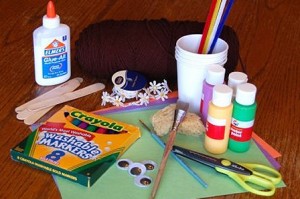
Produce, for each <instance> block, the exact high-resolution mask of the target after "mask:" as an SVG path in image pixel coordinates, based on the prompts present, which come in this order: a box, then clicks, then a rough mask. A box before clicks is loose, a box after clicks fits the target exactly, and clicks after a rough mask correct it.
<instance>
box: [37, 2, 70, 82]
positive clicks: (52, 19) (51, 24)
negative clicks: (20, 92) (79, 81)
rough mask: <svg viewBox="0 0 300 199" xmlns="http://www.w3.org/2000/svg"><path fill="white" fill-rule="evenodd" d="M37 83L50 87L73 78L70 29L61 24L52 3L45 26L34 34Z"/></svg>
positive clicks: (48, 8) (50, 3) (44, 19)
mask: <svg viewBox="0 0 300 199" xmlns="http://www.w3.org/2000/svg"><path fill="white" fill-rule="evenodd" d="M33 46H34V65H35V68H34V71H35V81H36V83H37V84H39V85H41V86H50V85H55V84H60V83H63V82H65V81H67V80H68V79H69V78H70V76H71V59H70V58H71V54H70V28H69V27H68V26H67V25H65V24H60V18H59V16H58V15H57V14H56V12H55V7H54V4H53V2H52V1H49V2H48V5H47V14H46V15H44V17H43V25H42V26H40V27H39V28H37V29H35V30H34V32H33Z"/></svg>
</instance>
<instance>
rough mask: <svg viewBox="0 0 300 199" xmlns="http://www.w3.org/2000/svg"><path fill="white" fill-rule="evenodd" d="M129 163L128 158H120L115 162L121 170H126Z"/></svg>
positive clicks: (130, 162)
mask: <svg viewBox="0 0 300 199" xmlns="http://www.w3.org/2000/svg"><path fill="white" fill-rule="evenodd" d="M131 164H132V161H131V160H129V159H120V160H118V162H117V167H118V168H119V169H122V170H127V169H128V168H129V166H130V165H131Z"/></svg>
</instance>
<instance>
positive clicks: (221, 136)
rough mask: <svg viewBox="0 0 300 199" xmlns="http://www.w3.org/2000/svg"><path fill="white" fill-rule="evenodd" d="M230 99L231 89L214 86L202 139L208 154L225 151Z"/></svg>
mask: <svg viewBox="0 0 300 199" xmlns="http://www.w3.org/2000/svg"><path fill="white" fill-rule="evenodd" d="M231 98H232V88H230V87H229V86H227V85H224V84H219V85H216V86H214V88H213V96H212V100H211V101H210V103H209V107H208V116H207V122H206V133H205V139H204V147H205V149H206V150H207V151H208V152H210V153H213V154H222V153H224V152H226V150H227V146H228V139H229V132H230V124H231V115H232V107H233V105H232V103H231Z"/></svg>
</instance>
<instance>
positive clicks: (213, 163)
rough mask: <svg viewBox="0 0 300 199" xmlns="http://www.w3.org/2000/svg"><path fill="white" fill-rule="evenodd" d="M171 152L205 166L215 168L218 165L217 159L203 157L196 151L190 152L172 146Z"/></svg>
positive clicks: (203, 155)
mask: <svg viewBox="0 0 300 199" xmlns="http://www.w3.org/2000/svg"><path fill="white" fill-rule="evenodd" d="M172 150H173V152H174V153H175V154H178V155H180V156H183V157H186V158H188V159H191V160H194V161H196V162H199V163H202V164H205V165H207V166H210V167H213V168H215V167H216V165H218V162H219V159H217V158H214V157H211V156H208V155H205V154H203V153H199V152H196V151H192V150H189V149H186V148H182V147H180V146H173V149H172Z"/></svg>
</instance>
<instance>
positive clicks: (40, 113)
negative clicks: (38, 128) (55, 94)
mask: <svg viewBox="0 0 300 199" xmlns="http://www.w3.org/2000/svg"><path fill="white" fill-rule="evenodd" d="M53 107H54V106H51V107H48V108H45V109H42V110H40V111H37V112H35V111H34V112H32V114H31V115H29V116H28V117H26V118H25V119H24V123H25V124H27V125H32V124H34V123H35V122H36V121H38V119H40V118H41V117H43V116H44V115H45V114H46V113H47V112H48V111H50V110H51V109H52V108H53Z"/></svg>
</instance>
